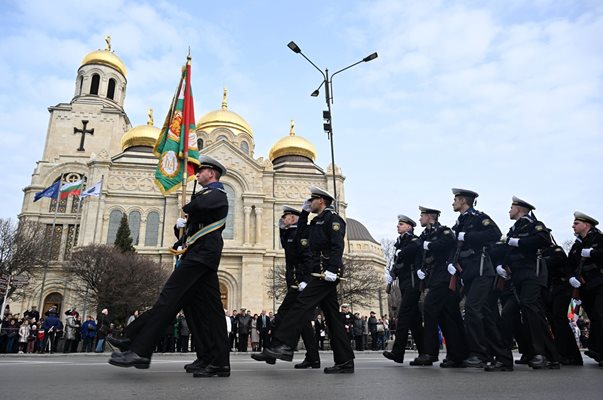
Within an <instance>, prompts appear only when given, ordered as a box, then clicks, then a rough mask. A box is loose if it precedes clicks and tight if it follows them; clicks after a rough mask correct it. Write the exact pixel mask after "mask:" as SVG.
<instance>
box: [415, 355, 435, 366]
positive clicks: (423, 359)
mask: <svg viewBox="0 0 603 400" xmlns="http://www.w3.org/2000/svg"><path fill="white" fill-rule="evenodd" d="M437 361H438V358H437V357H436V356H432V355H429V354H420V355H419V357H417V358H415V359H414V360H412V361H411V362H410V363H409V364H410V365H413V366H415V365H420V366H426V365H433V363H434V362H437Z"/></svg>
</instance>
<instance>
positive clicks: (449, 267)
mask: <svg viewBox="0 0 603 400" xmlns="http://www.w3.org/2000/svg"><path fill="white" fill-rule="evenodd" d="M448 273H449V274H450V275H454V274H456V268H454V265H452V264H448Z"/></svg>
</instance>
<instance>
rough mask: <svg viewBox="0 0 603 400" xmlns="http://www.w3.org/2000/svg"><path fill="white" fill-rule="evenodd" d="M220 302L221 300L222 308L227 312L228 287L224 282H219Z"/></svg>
mask: <svg viewBox="0 0 603 400" xmlns="http://www.w3.org/2000/svg"><path fill="white" fill-rule="evenodd" d="M220 300H222V308H224V309H225V310H228V287H227V286H226V285H225V284H224V282H220Z"/></svg>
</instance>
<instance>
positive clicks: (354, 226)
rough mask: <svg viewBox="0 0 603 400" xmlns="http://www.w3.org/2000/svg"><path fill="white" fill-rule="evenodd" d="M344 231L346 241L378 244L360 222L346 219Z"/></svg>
mask: <svg viewBox="0 0 603 400" xmlns="http://www.w3.org/2000/svg"><path fill="white" fill-rule="evenodd" d="M346 230H347V232H346V233H347V236H348V240H362V241H368V242H373V243H375V244H380V243H379V242H378V241H376V240H375V238H373V236H371V233H370V232H369V230H368V229H367V228H366V226H364V225H362V223H361V222H359V221H357V220H355V219H353V218H347V219H346Z"/></svg>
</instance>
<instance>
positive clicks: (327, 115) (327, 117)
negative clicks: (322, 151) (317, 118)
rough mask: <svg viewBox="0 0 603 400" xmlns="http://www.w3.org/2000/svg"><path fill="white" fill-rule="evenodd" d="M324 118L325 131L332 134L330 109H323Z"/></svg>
mask: <svg viewBox="0 0 603 400" xmlns="http://www.w3.org/2000/svg"><path fill="white" fill-rule="evenodd" d="M322 118H323V119H324V120H325V122H324V124H322V126H323V128H324V130H325V132H327V133H328V134H331V112H330V111H328V110H325V111H323V112H322Z"/></svg>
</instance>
